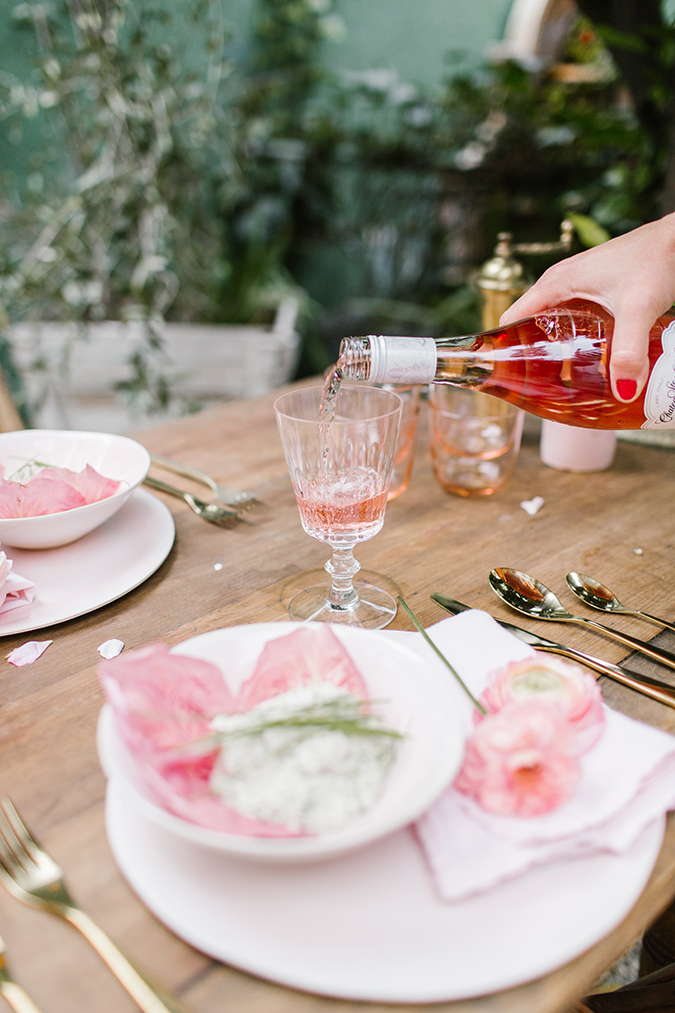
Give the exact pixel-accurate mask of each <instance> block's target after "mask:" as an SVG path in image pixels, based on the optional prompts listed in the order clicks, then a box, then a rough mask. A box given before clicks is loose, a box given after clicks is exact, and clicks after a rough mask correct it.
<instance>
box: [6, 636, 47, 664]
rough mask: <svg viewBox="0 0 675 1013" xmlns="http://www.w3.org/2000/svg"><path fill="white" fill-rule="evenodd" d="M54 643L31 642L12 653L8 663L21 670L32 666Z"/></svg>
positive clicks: (43, 641)
mask: <svg viewBox="0 0 675 1013" xmlns="http://www.w3.org/2000/svg"><path fill="white" fill-rule="evenodd" d="M53 643H54V641H53V640H29V641H28V642H27V643H25V644H21V646H20V647H15V648H14V650H13V651H10V653H9V654H8V655H7V661H8V662H9V663H10V665H16V667H17V668H21V666H22V665H32V664H33V662H34V661H37V659H38V658H39V657H40V655H41V654H44V652H45V651H46V650H47V648H48V647H49V645H50V644H53Z"/></svg>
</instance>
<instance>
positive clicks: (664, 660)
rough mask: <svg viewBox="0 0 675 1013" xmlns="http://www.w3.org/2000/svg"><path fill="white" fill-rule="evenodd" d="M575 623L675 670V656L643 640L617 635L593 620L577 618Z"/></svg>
mask: <svg viewBox="0 0 675 1013" xmlns="http://www.w3.org/2000/svg"><path fill="white" fill-rule="evenodd" d="M577 621H578V622H581V623H583V624H584V625H585V626H591V627H592V628H593V629H594V630H599V631H600V632H601V633H605V634H607V636H608V637H613V638H614V640H618V641H619V643H621V644H625V645H626V647H632V648H633V650H634V651H640V652H641V653H642V654H646V655H647V657H648V658H651V659H652V660H653V661H658V662H659V663H660V664H661V665H667V666H668V668H675V654H671V653H670V651H664V650H662V649H661V648H659V647H652V646H651V644H646V643H645V642H644V640H638V639H637V637H629V636H628V634H627V633H619V632H618V631H617V630H613V629H611V627H609V626H603V625H602V623H596V621H595V619H585V618H584V619H582V618H581V617H579V619H578V620H577Z"/></svg>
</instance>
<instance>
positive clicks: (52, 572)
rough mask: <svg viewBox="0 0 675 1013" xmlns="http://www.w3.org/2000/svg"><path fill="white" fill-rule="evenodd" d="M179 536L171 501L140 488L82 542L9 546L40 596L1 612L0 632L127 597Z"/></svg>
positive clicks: (35, 625) (17, 567)
mask: <svg viewBox="0 0 675 1013" xmlns="http://www.w3.org/2000/svg"><path fill="white" fill-rule="evenodd" d="M175 535H176V529H175V526H174V522H173V517H172V516H171V512H170V511H169V509H168V508H167V507H166V506H165V504H164V503H162V502H161V501H160V500H159V499H157V497H156V496H153V495H152V494H151V493H149V492H146V491H145V489H136V490H135V492H133V493H132V495H131V496H130V497H129V499H128V500H127V502H126V503H125V504H124V506H122V507H121V508H120V509H119V511H118V512H117V513H116V514H114V515H113V516H112V517H111V518H110V519H109V520H107V521H106V522H105V523H104V524H101V525H100V527H98V528H95V530H94V531H91V532H90V533H89V534H88V535H84V536H83V537H82V538H80V539H79V540H78V541H76V542H72V543H71V544H69V545H64V546H61V547H59V548H55V549H45V550H23V549H14V548H10V547H9V546H8V547H7V555H8V557H9V558H10V559H11V560H13V563H14V571H15V572H16V573H18V574H20V575H21V576H22V577H26V578H27V579H28V580H31V581H33V583H34V584H35V598H34V600H33V602H32V604H27V605H25V606H23V607H21V608H17V609H14V610H13V611H11V612H8V613H6V614H5V615H2V614H0V637H7V636H9V635H10V634H13V633H28V632H30V631H31V630H41V629H44V628H45V627H46V626H53V625H55V624H56V623H62V622H65V621H66V620H68V619H75V618H77V617H78V616H82V615H86V613H87V612H93V611H94V610H95V609H97V608H101V607H102V606H103V605H108V604H109V603H110V602H112V601H115V600H116V599H117V598H121V597H122V595H125V594H127V593H128V592H129V591H132V590H133V589H134V588H135V587H138V585H139V584H142V583H143V581H144V580H147V579H148V577H150V576H151V574H153V573H154V572H155V570H156V569H157V568H158V567H159V566H160V565H161V564H162V563H163V562H164V560H165V559H166V557H167V556H168V555H169V552H170V551H171V547H172V546H173V542H174V538H175Z"/></svg>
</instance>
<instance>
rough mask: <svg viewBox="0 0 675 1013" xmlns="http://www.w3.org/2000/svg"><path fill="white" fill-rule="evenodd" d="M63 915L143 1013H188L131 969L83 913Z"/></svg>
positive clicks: (69, 911)
mask: <svg viewBox="0 0 675 1013" xmlns="http://www.w3.org/2000/svg"><path fill="white" fill-rule="evenodd" d="M64 915H65V917H66V919H67V920H68V921H69V922H70V924H71V925H73V926H74V927H75V928H76V929H78V930H79V931H80V932H81V933H82V935H83V936H84V937H85V939H87V941H88V942H89V943H91V945H92V946H93V947H94V949H95V950H96V952H97V953H98V954H99V956H101V957H102V958H103V960H104V961H105V962H106V964H107V965H108V967H109V968H110V970H111V971H112V972H113V974H114V975H115V976H116V978H117V979H118V980H119V981H120V982H121V984H122V985H123V986H124V987H125V988H126V990H127V992H128V993H129V995H130V996H131V997H132V999H133V1000H134V1002H135V1003H136V1004H137V1005H138V1006H140V1008H141V1009H142V1010H143V1013H189V1011H188V1010H187V1008H186V1007H185V1006H183V1005H182V1004H181V1003H180V1002H179V1001H178V1000H177V999H175V998H173V997H172V996H168V995H166V994H165V993H163V992H162V991H160V990H159V989H158V988H157V986H156V985H154V984H151V982H150V979H149V978H148V977H147V976H146V975H145V973H141V972H140V971H139V970H138V969H137V968H136V967H134V965H133V964H132V963H131V961H130V960H129V959H128V957H125V955H124V954H123V953H122V951H121V950H119V949H118V948H117V946H116V945H115V943H113V941H112V939H110V937H109V936H107V935H106V934H105V932H104V931H103V929H102V928H100V926H98V925H97V924H96V922H95V921H94V920H93V918H91V917H90V916H89V915H88V914H87V913H86V912H85V911H83V910H82V909H81V908H76V907H68V908H66V909H65V911H64Z"/></svg>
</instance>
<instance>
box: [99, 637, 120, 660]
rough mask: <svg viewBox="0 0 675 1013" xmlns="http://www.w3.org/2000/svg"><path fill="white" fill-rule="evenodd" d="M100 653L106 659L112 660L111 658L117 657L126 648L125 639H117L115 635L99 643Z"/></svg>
mask: <svg viewBox="0 0 675 1013" xmlns="http://www.w3.org/2000/svg"><path fill="white" fill-rule="evenodd" d="M96 650H97V651H98V653H99V654H100V655H101V657H102V658H105V659H106V661H110V659H111V658H116V657H117V655H118V654H121V653H122V651H123V650H124V641H123V640H117V639H116V638H115V637H113V638H112V640H106V641H105V642H104V643H102V644H99V646H98V647H97V648H96Z"/></svg>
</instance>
